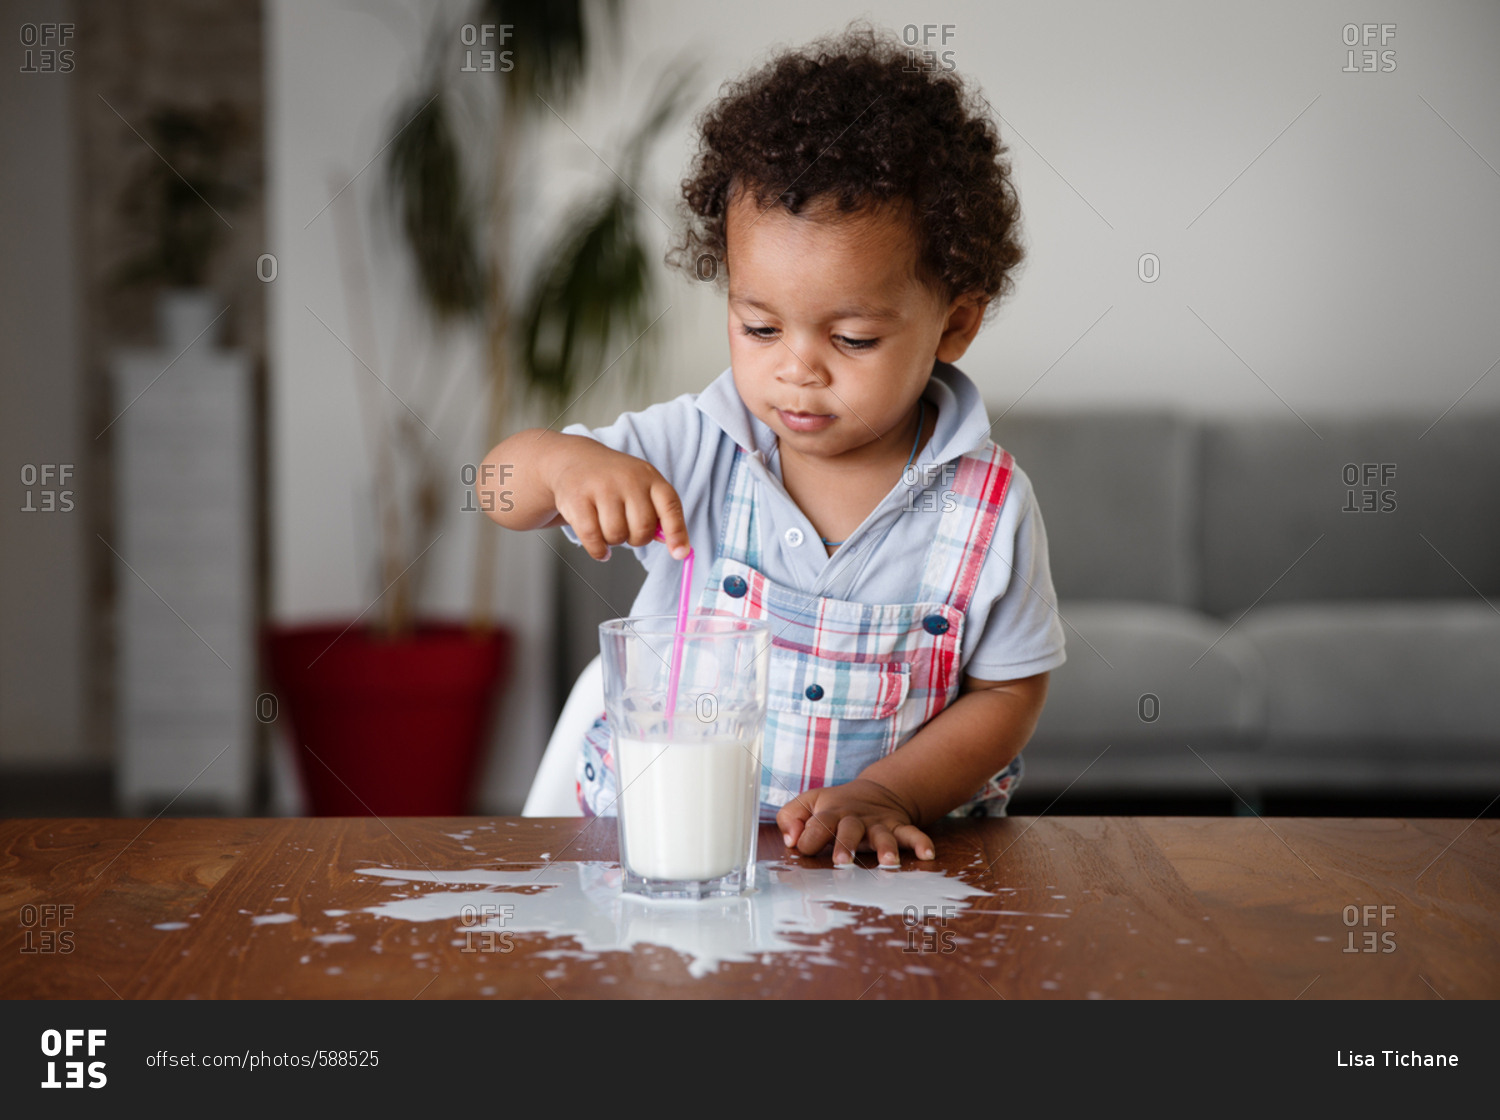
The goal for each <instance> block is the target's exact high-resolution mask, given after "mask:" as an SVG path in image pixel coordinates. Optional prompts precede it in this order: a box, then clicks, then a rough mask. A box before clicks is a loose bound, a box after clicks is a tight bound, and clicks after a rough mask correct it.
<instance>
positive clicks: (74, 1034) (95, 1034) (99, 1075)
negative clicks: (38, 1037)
mask: <svg viewBox="0 0 1500 1120" xmlns="http://www.w3.org/2000/svg"><path fill="white" fill-rule="evenodd" d="M105 1034H106V1032H105V1031H102V1030H88V1031H83V1030H64V1031H53V1030H47V1031H43V1032H42V1054H43V1055H44V1056H45V1057H47V1058H50V1059H56V1058H58V1057H63V1058H68V1059H71V1060H70V1061H63V1062H58V1061H56V1060H53V1061H49V1062H48V1063H47V1080H45V1081H43V1082H42V1088H43V1089H85V1088H87V1089H102V1088H104V1086H105V1085H106V1084H107V1083H108V1081H109V1079H108V1078H107V1077H106V1076H105V1075H104V1063H103V1062H102V1061H98V1062H87V1063H85V1062H84V1060H83V1059H84V1056H85V1055H87V1056H88V1057H90V1058H93V1057H96V1056H97V1055H98V1053H99V1051H100V1050H102V1049H104V1036H105ZM75 1054H76V1055H78V1057H76V1058H74V1055H75ZM59 1065H60V1066H62V1074H63V1078H64V1080H62V1081H59V1080H58V1079H57V1067H58V1066H59ZM85 1075H87V1077H88V1082H87V1084H85V1083H84V1077H85Z"/></svg>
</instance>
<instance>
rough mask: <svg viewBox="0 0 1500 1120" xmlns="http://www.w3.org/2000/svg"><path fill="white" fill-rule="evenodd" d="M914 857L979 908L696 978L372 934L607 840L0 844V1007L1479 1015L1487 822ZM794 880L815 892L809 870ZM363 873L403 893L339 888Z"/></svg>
mask: <svg viewBox="0 0 1500 1120" xmlns="http://www.w3.org/2000/svg"><path fill="white" fill-rule="evenodd" d="M934 837H935V839H936V840H937V842H938V860H937V861H936V862H935V863H931V864H922V863H919V862H918V861H916V860H914V859H912V858H911V857H910V856H909V855H908V856H906V857H905V863H904V867H906V868H924V869H928V870H941V871H944V872H946V873H948V874H949V875H952V876H955V877H957V878H958V879H961V880H962V881H963V882H965V883H968V884H970V885H971V886H974V887H978V888H981V889H983V890H985V891H987V892H990V894H989V895H987V896H984V897H977V898H974V899H972V900H970V901H969V903H968V904H967V905H966V906H962V907H958V908H956V909H955V911H954V912H953V913H951V914H946V913H945V914H944V915H943V916H941V917H939V918H936V919H934V920H932V921H931V922H929V923H927V925H926V926H925V927H923V928H921V929H917V928H915V927H916V924H917V923H915V922H914V921H912V920H910V919H909V918H908V917H906V916H903V914H901V913H885V912H882V911H880V910H879V909H870V910H868V911H866V910H861V911H860V912H859V915H858V922H857V923H851V924H850V925H849V926H847V927H845V928H838V929H834V930H832V931H830V932H827V933H825V934H821V935H819V936H818V937H816V938H811V939H808V948H807V949H805V950H801V951H790V952H777V953H771V954H769V955H765V956H762V957H760V958H759V959H756V960H751V961H739V962H736V961H732V960H731V961H727V962H725V963H723V964H721V965H720V966H719V967H718V968H717V970H715V971H711V972H708V973H707V974H705V975H702V976H699V977H694V976H693V975H691V973H690V965H691V963H692V962H691V959H690V958H689V957H688V956H685V955H684V954H683V953H681V952H678V951H676V950H673V949H670V948H665V947H662V946H656V945H651V944H638V945H636V946H635V948H634V949H633V950H629V951H624V950H622V951H613V952H603V953H599V954H584V953H581V952H580V948H581V947H580V945H579V943H578V942H577V941H576V940H574V939H572V938H570V937H568V936H560V935H558V936H548V935H544V934H541V933H520V932H518V933H515V934H514V935H513V936H511V937H509V938H507V939H506V946H505V947H504V949H503V951H489V952H475V951H473V947H472V942H471V943H470V947H469V949H468V951H465V948H464V947H463V946H464V938H462V937H458V936H455V935H456V933H458V932H460V931H459V930H458V928H457V927H458V925H459V923H458V922H456V921H454V920H451V919H450V920H434V921H405V920H400V919H397V918H392V917H386V916H380V915H377V914H374V913H370V912H367V911H366V909H365V908H367V907H372V906H379V905H380V904H382V903H384V902H387V901H388V900H390V899H391V898H392V897H393V896H395V895H405V896H406V897H410V898H421V897H425V896H426V895H428V894H431V893H435V892H440V891H454V890H458V889H466V890H481V889H482V888H478V887H464V888H459V887H455V886H453V885H451V884H444V883H435V882H432V881H430V879H429V880H428V881H423V879H422V878H420V877H416V873H417V872H421V873H422V874H423V875H427V874H429V873H434V872H435V873H438V876H439V877H440V876H441V873H443V872H451V871H472V870H473V869H503V870H526V869H535V870H536V874H537V875H538V883H537V885H536V886H535V887H531V886H525V887H520V888H506V891H509V892H510V893H509V894H506V893H505V891H501V892H500V896H503V897H514V894H515V892H516V891H517V890H519V891H520V892H522V893H525V894H528V895H543V896H545V895H546V892H547V891H548V890H549V889H551V888H550V887H549V884H548V880H547V879H546V878H544V877H543V876H545V875H548V874H558V873H562V874H566V873H568V872H569V871H575V872H576V871H577V869H578V866H579V865H578V863H577V862H576V861H593V863H592V864H590V865H599V864H603V863H606V862H608V861H613V860H614V859H615V858H616V844H615V828H614V822H613V821H612V820H607V821H602V822H599V823H597V824H591V823H590V822H588V821H583V820H576V819H564V820H526V819H519V818H515V819H511V818H462V819H404V820H386V821H381V820H377V819H373V818H369V819H280V820H279V819H266V820H188V819H162V820H156V821H152V822H149V823H148V822H145V821H139V820H134V821H133V820H8V821H0V915H3V922H4V925H3V928H0V995H3V996H4V997H6V998H47V999H55V998H82V999H96V998H108V997H109V996H110V995H111V994H113V995H115V996H118V997H120V998H122V999H140V998H165V999H180V998H198V999H233V998H257V999H260V998H272V999H274V998H318V999H323V998H336V999H348V998H400V999H413V998H421V999H440V998H491V997H493V998H534V999H554V998H562V999H573V998H589V997H608V998H619V997H637V998H639V997H646V998H651V997H684V998H702V997H748V998H760V999H775V998H789V997H790V998H796V997H804V998H805V997H819V998H850V999H853V998H865V999H887V998H922V997H962V998H975V999H999V998H1005V999H1016V998H1104V999H1131V998H1163V997H1165V998H1223V997H1230V998H1251V999H1257V998H1271V999H1294V998H1301V999H1329V998H1395V999H1437V998H1440V997H1441V998H1443V999H1476V998H1491V999H1492V998H1495V997H1496V996H1497V995H1500V950H1497V945H1500V845H1497V842H1496V841H1497V839H1500V822H1496V821H1487V820H1481V821H1474V822H1470V821H1464V820H1435V819H1422V820H1388V819H1378V820H1355V819H1342V818H1339V819H1311V818H1268V819H1255V818H1206V817H1190V818H1173V817H1141V818H1132V817H1042V818H1025V817H1017V818H1010V819H1002V820H983V821H963V822H945V823H944V824H942V825H941V826H939V827H938V828H937V829H936V830H935V833H934ZM760 843H761V849H760V854H761V858H762V859H766V860H784V859H785V853H784V849H783V848H782V846H781V843H780V840H779V838H778V837H777V836H776V834H775V832H774V830H771V829H769V828H766V829H763V830H762V834H761V838H760ZM544 856H545V858H544ZM861 860H862V861H863V862H864V863H866V864H867V865H868V864H869V858H868V857H861ZM798 864H799V865H800V866H803V867H807V868H814V869H828V868H831V867H832V864H831V862H830V860H829V859H828V857H827V856H826V855H825V856H823V857H820V858H812V859H806V858H804V859H801V860H799V861H798ZM371 867H383V868H392V869H405V870H406V871H407V872H409V873H412V874H413V876H414V877H413V878H412V879H411V880H410V881H409V882H406V883H402V884H396V883H393V882H392V881H390V880H382V879H380V878H379V877H377V876H372V875H370V874H368V873H366V874H360V869H368V868H371ZM870 874H872V875H876V876H883V877H887V878H895V877H896V876H897V875H898V874H899V873H893V872H881V871H871V872H870ZM898 882H899V881H898ZM897 889H898V891H899V887H898V888H897ZM476 897H477V896H476ZM484 897H496V895H495V894H494V893H493V892H491V893H486V894H485V896H484ZM68 908H71V909H68ZM840 908H852V907H840ZM330 910H332V911H335V914H336V916H330V915H329V914H328V913H327V912H328V911H330ZM268 915H283V917H281V918H279V919H276V920H274V921H269V922H268V921H266V920H265V919H266V917H267V916H268ZM257 918H260V919H262V920H261V921H260V922H259V923H257V922H256V921H255V919H257ZM724 920H732V919H724ZM179 926H180V928H177V927H179ZM160 927H167V928H160ZM63 933H66V934H67V936H66V937H62V936H61V934H63ZM814 945H816V946H817V947H816V948H814Z"/></svg>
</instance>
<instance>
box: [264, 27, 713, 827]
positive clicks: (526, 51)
mask: <svg viewBox="0 0 1500 1120" xmlns="http://www.w3.org/2000/svg"><path fill="white" fill-rule="evenodd" d="M607 12H608V14H609V15H610V16H611V17H612V16H613V14H614V5H613V4H609V5H607ZM584 15H585V12H584V5H583V4H582V3H580V2H578V0H574V2H571V3H538V2H531V3H515V2H514V0H510V2H491V3H487V4H481V5H480V6H479V10H477V11H476V12H474V13H473V14H472V16H471V18H470V19H469V21H468V22H470V23H473V24H475V25H478V26H483V25H508V26H509V27H510V28H511V32H510V36H509V42H510V43H513V44H514V51H513V54H512V57H511V59H510V60H509V62H510V66H509V68H508V69H507V68H505V67H501V66H496V67H495V68H494V70H493V71H492V73H493V78H494V84H493V86H492V87H489V88H488V89H487V91H486V92H487V93H488V94H489V96H487V97H479V96H476V93H477V92H478V91H476V90H475V89H474V88H473V87H472V86H470V87H469V88H463V87H461V86H458V85H456V83H457V82H458V81H459V80H460V79H461V78H463V77H465V76H467V74H466V72H465V70H464V69H463V68H462V67H461V66H459V65H458V64H457V63H456V62H455V61H454V59H453V57H452V55H451V50H450V47H451V45H452V44H455V43H458V42H459V41H460V37H459V35H458V34H457V32H456V30H455V29H453V28H446V27H443V28H439V30H438V32H436V33H435V34H434V36H433V39H432V44H433V45H432V48H431V49H429V52H428V63H427V66H426V68H425V71H424V75H423V80H422V82H421V84H420V85H419V87H418V88H416V89H414V90H413V91H412V93H411V94H410V95H409V96H408V97H407V98H405V99H404V100H403V101H402V103H401V104H400V105H399V106H398V108H397V111H396V113H395V114H394V115H393V117H392V122H391V126H390V135H389V138H388V141H387V143H386V146H385V148H384V152H385V163H384V180H385V186H386V188H387V193H388V195H389V198H390V201H391V202H392V203H393V209H394V216H395V221H396V225H397V227H398V229H399V231H400V234H401V240H402V241H403V243H404V245H405V247H406V249H407V250H408V251H409V253H410V254H411V259H412V264H413V266H414V274H415V276H416V280H417V287H418V290H419V291H420V293H421V296H422V299H423V301H424V304H425V306H426V308H427V310H428V312H429V313H430V314H431V316H432V318H433V320H434V322H435V323H436V324H437V325H439V326H440V327H442V328H444V329H452V330H456V331H471V332H478V333H479V334H480V335H481V336H482V338H483V340H484V354H485V366H486V380H487V384H486V385H485V387H484V388H485V391H486V392H487V402H486V406H485V407H486V415H487V420H488V422H487V424H486V427H485V432H486V435H487V437H488V439H489V441H490V444H489V445H493V444H494V443H497V442H499V440H500V439H501V438H502V437H503V436H504V435H505V434H506V429H507V426H508V416H509V412H510V409H511V407H512V404H513V398H514V397H515V395H516V392H517V390H518V389H519V390H521V391H524V392H525V393H527V394H529V395H530V396H532V397H533V398H535V399H539V400H541V401H543V402H545V403H547V404H549V405H552V406H555V407H556V408H557V409H558V410H559V411H561V410H565V409H566V408H567V406H568V404H569V403H570V401H569V398H570V396H571V394H572V392H573V391H574V386H575V385H577V384H578V383H579V382H580V381H581V380H582V379H583V378H584V377H585V376H588V377H592V376H594V375H595V374H596V373H597V372H598V371H599V370H601V369H603V368H604V366H605V364H606V363H605V361H603V360H601V356H602V355H603V354H604V353H605V351H606V349H607V348H609V347H611V346H618V347H620V348H624V346H625V344H626V343H628V342H630V341H631V340H633V339H635V338H638V337H639V336H640V335H641V334H642V333H643V332H644V331H645V328H646V326H648V325H649V323H650V321H651V320H650V315H649V313H648V311H649V308H650V303H651V296H652V277H651V273H650V269H649V261H648V253H647V252H646V250H645V248H644V238H643V236H642V229H641V227H642V214H641V211H642V209H643V207H644V204H643V203H642V202H641V201H640V198H639V195H638V194H637V192H636V183H635V180H636V179H637V177H638V175H639V171H640V166H641V163H642V162H643V159H644V155H645V153H646V151H647V150H648V149H649V147H650V145H651V144H652V143H653V142H654V141H655V139H656V138H657V137H658V136H659V134H660V133H661V131H662V129H663V128H664V127H665V125H666V124H667V123H669V122H670V121H671V120H672V119H673V117H674V116H676V115H677V113H678V111H679V109H680V107H681V104H682V101H683V96H684V93H685V91H686V88H687V82H688V78H687V75H686V74H685V73H684V72H681V71H679V70H676V69H671V68H669V70H668V71H667V74H666V75H665V77H664V78H663V81H662V84H661V86H660V87H659V89H658V91H657V94H656V96H655V97H654V98H653V100H652V102H651V104H650V105H649V107H648V109H647V112H646V114H645V116H644V118H643V120H642V121H641V123H640V124H639V125H638V126H637V127H636V128H635V129H634V131H633V132H632V133H631V134H630V136H629V139H628V140H627V142H626V144H625V146H624V154H623V158H622V159H621V161H620V167H621V173H620V175H619V176H618V177H615V176H611V180H610V182H611V184H612V185H611V186H609V187H607V188H606V189H604V190H603V191H602V192H600V193H599V194H597V195H595V196H593V197H591V198H589V199H587V200H586V201H585V202H584V203H582V204H581V205H580V206H578V207H576V208H574V210H573V211H572V212H570V213H569V214H568V215H567V217H566V218H565V219H564V220H563V221H562V222H561V223H560V224H559V226H558V227H557V229H556V231H555V233H554V236H552V238H551V239H550V245H551V247H550V250H549V251H548V252H547V253H545V254H544V255H543V258H542V261H541V264H540V265H539V266H538V268H537V269H536V271H535V273H534V274H533V275H532V276H531V277H529V278H528V280H527V281H526V282H525V283H524V284H517V283H516V282H515V280H514V278H513V277H512V276H511V275H510V269H509V267H508V265H507V262H508V260H509V248H510V234H511V230H512V228H513V223H514V218H515V216H514V213H513V203H512V199H513V197H514V195H513V192H512V190H511V188H510V184H511V181H512V178H513V176H514V174H515V172H516V170H517V169H518V168H519V167H522V166H524V165H525V158H524V154H525V147H524V145H525V141H524V136H525V133H526V127H525V126H526V125H527V124H528V121H529V118H547V117H550V116H551V114H552V112H553V110H555V109H558V108H561V107H562V106H564V105H566V104H567V103H568V101H569V97H570V95H571V94H572V93H573V92H574V91H575V90H576V87H577V85H578V82H579V78H580V76H581V75H582V73H583V72H584V71H585V69H586V63H587V62H588V60H589V48H590V40H589V35H588V33H587V30H586V21H585V19H584ZM471 69H472V68H471ZM470 80H471V82H472V80H473V79H472V78H471V79H470ZM461 131H462V135H460V132H461ZM474 183H481V184H483V186H482V187H481V188H480V189H478V190H475V189H473V188H472V187H471V186H470V185H471V184H474ZM336 211H337V212H336V213H335V222H336V229H340V230H342V233H341V235H340V241H341V243H342V248H341V252H340V256H341V259H342V261H343V263H344V267H345V288H346V294H348V295H349V296H350V309H351V315H350V319H351V322H355V323H356V324H358V323H363V325H364V328H365V333H366V336H367V337H368V336H369V335H373V328H372V327H371V326H370V320H371V319H372V315H371V314H370V312H369V311H368V301H367V299H366V298H365V296H364V291H365V284H364V279H363V276H364V270H363V268H362V267H361V266H360V264H359V252H358V249H357V246H358V245H359V244H360V239H359V238H358V237H357V236H356V235H354V234H353V233H351V231H350V228H349V227H350V224H351V222H352V217H351V215H352V211H351V209H350V208H349V206H348V205H344V206H343V207H338V206H337V205H336ZM649 349H650V347H649V340H648V344H647V345H646V346H639V347H635V348H633V351H632V355H631V359H630V360H629V362H628V363H627V367H628V368H629V369H631V370H632V371H633V372H635V373H636V375H637V376H639V374H640V371H642V370H644V369H645V368H646V367H645V362H646V360H647V359H646V354H647V353H649ZM359 384H360V386H361V389H362V390H363V391H364V392H366V393H367V394H368V399H367V401H366V408H365V415H366V422H367V424H368V425H369V428H370V439H369V441H368V445H369V446H370V447H371V448H372V449H373V456H374V463H373V464H372V466H373V471H372V474H373V477H374V480H375V490H376V505H377V518H378V521H379V527H380V533H379V536H380V572H381V576H380V585H381V587H382V588H383V589H384V590H383V592H382V594H381V596H380V598H379V600H378V601H377V604H376V605H375V607H374V609H372V610H371V611H370V612H369V613H368V616H366V617H361V618H357V619H355V620H353V621H352V622H347V623H343V624H334V625H326V626H316V627H297V628H272V629H271V630H270V631H269V632H268V635H267V641H266V650H267V658H268V662H269V669H270V673H271V676H272V678H273V680H274V681H275V683H276V688H277V692H278V693H279V695H280V696H281V698H282V700H283V701H284V703H285V706H286V709H287V713H288V715H289V717H290V722H291V726H292V734H293V738H294V742H295V744H296V746H297V748H298V749H297V758H298V769H299V772H300V774H301V776H302V780H303V786H304V789H305V792H306V793H307V795H308V800H309V802H310V808H311V810H312V811H313V812H315V813H318V814H324V815H359V814H366V813H374V814H376V815H380V816H385V815H396V816H399V815H458V814H462V813H465V812H468V811H470V809H471V800H472V797H473V793H474V788H475V784H476V779H477V776H478V770H479V763H480V760H481V755H482V749H483V745H484V742H485V738H486V732H487V729H488V724H489V717H490V714H491V711H492V709H493V707H494V702H495V699H496V696H497V692H498V689H499V685H500V682H501V679H502V677H503V675H504V674H505V672H506V670H507V666H508V665H509V662H510V659H511V656H512V649H511V645H512V642H511V636H510V634H509V633H508V632H507V631H506V630H505V629H503V628H501V627H498V626H497V625H496V624H495V622H494V619H493V617H492V616H493V607H492V604H491V602H490V594H491V591H490V589H491V585H492V582H493V574H494V564H495V560H494V551H493V550H494V545H495V539H496V537H497V536H498V531H497V530H495V529H494V528H493V527H492V526H484V527H483V530H482V531H481V533H480V534H479V540H480V546H479V557H478V560H477V563H476V565H475V576H474V578H475V584H474V600H473V610H472V613H471V617H470V619H469V622H468V624H467V625H463V624H457V623H440V622H435V621H423V620H420V619H419V618H418V617H417V604H418V601H419V596H418V589H419V587H420V580H421V575H422V571H423V569H424V567H425V562H426V560H427V559H428V556H429V550H430V549H432V548H433V546H434V545H435V544H436V540H435V538H434V535H433V533H434V529H435V528H436V523H437V520H438V514H439V498H438V494H439V481H438V464H437V461H436V457H435V455H434V454H433V450H432V447H433V442H434V441H433V440H432V439H431V433H430V432H428V431H426V430H424V429H425V423H424V422H423V421H422V420H421V419H420V417H419V416H418V414H417V412H415V411H413V410H411V409H409V408H407V407H406V406H405V405H403V404H400V403H397V402H396V401H395V400H394V399H393V398H392V395H391V394H389V393H386V392H385V390H384V389H382V388H381V387H380V386H379V385H378V384H376V383H375V379H374V378H371V377H369V376H368V374H367V373H364V372H363V371H361V376H360V378H359ZM382 408H384V409H386V412H387V415H388V416H389V417H390V422H389V423H388V424H380V423H376V422H374V421H373V420H372V419H371V418H372V417H375V416H376V415H378V410H379V409H382ZM387 432H392V433H394V437H393V438H385V435H386V433H387Z"/></svg>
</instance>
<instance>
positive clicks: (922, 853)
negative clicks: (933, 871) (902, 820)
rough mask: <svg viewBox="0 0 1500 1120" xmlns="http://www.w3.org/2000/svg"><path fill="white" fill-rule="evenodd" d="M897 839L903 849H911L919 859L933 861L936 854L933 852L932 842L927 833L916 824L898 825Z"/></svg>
mask: <svg viewBox="0 0 1500 1120" xmlns="http://www.w3.org/2000/svg"><path fill="white" fill-rule="evenodd" d="M896 839H897V841H899V842H900V844H901V846H902V847H904V848H910V849H911V850H912V851H913V852H915V853H916V855H917V858H918V859H932V858H933V857H934V855H935V854H936V853H935V852H934V851H933V847H932V840H931V839H929V838H928V835H927V833H925V832H923V831H922V830H921V829H920V828H918V827H917V826H916V825H914V824H900V825H897V826H896Z"/></svg>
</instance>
